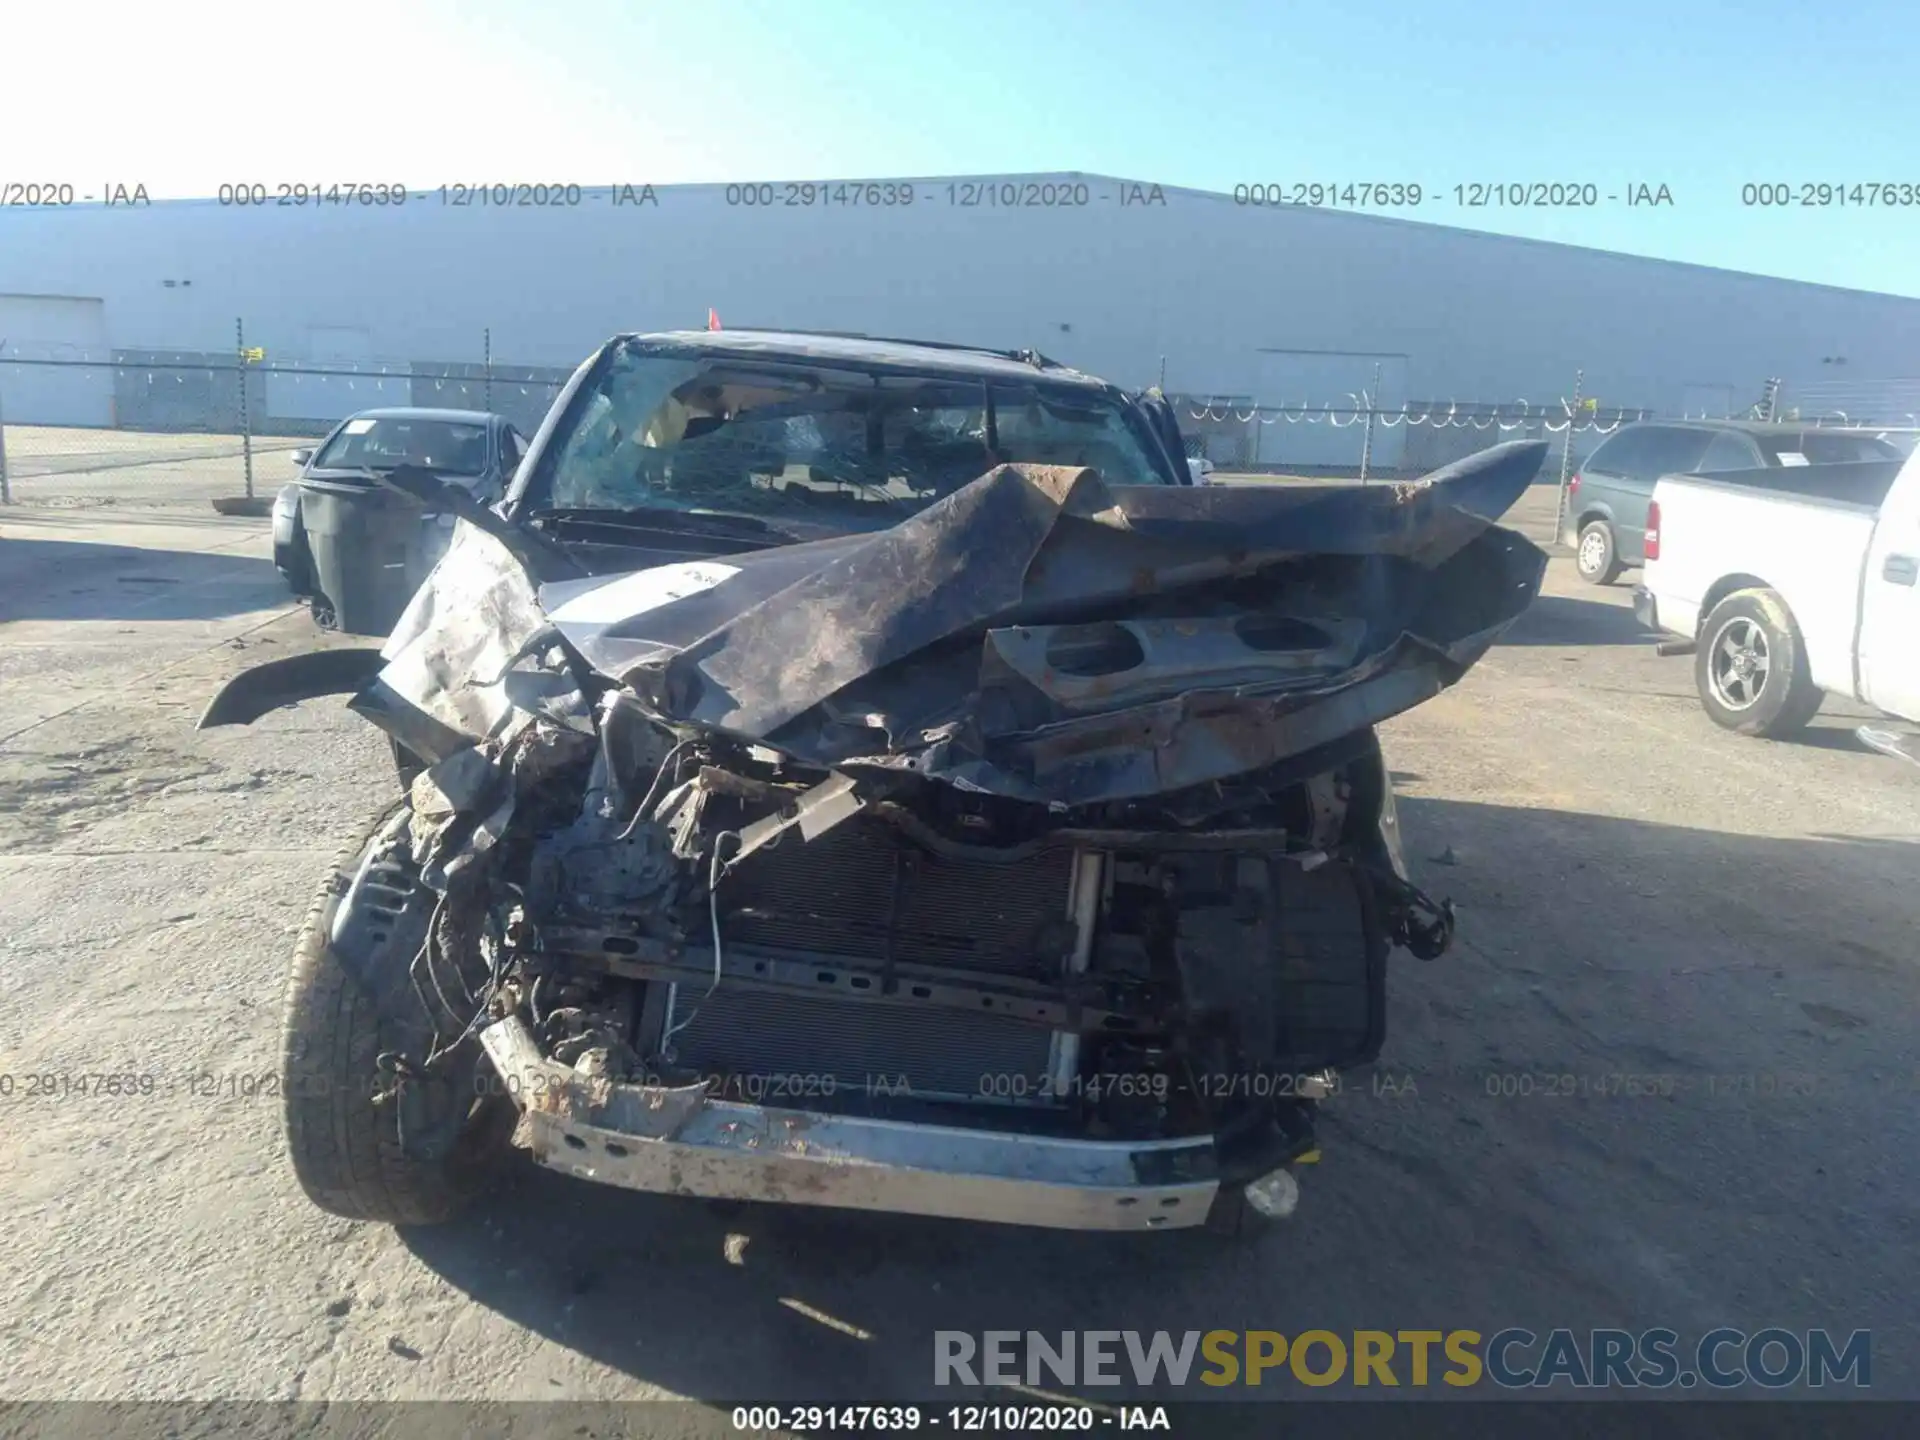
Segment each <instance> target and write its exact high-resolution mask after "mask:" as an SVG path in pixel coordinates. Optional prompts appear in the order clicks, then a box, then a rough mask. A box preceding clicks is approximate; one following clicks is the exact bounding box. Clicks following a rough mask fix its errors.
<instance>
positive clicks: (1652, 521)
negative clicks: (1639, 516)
mask: <svg viewBox="0 0 1920 1440" xmlns="http://www.w3.org/2000/svg"><path fill="white" fill-rule="evenodd" d="M1659 558H1660V502H1659V501H1658V500H1649V501H1648V502H1647V559H1649V560H1658V559H1659Z"/></svg>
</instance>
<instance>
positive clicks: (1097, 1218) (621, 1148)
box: [480, 1016, 1222, 1230]
mask: <svg viewBox="0 0 1920 1440" xmlns="http://www.w3.org/2000/svg"><path fill="white" fill-rule="evenodd" d="M480 1039H481V1043H482V1044H483V1045H485V1047H486V1050H487V1054H488V1056H489V1057H490V1058H491V1059H492V1061H493V1065H494V1069H495V1070H496V1071H497V1072H498V1074H499V1078H500V1082H501V1084H502V1085H503V1086H504V1087H505V1088H506V1090H507V1092H508V1094H510V1095H511V1096H513V1098H514V1100H515V1102H516V1103H517V1104H519V1106H520V1107H521V1112H522V1117H523V1123H524V1125H525V1127H526V1134H525V1139H526V1140H527V1142H528V1144H529V1147H530V1149H531V1152H532V1155H533V1158H534V1160H535V1161H536V1162H537V1163H539V1164H541V1165H544V1166H547V1167H548V1168H550V1169H554V1170H559V1171H562V1172H564V1173H566V1174H569V1175H575V1176H578V1177H580V1178H581V1179H586V1180H598V1181H600V1182H601V1183H603V1184H610V1185H619V1186H623V1187H625V1188H627V1189H630V1190H649V1191H654V1192H657V1193H661V1194H668V1195H695V1196H705V1197H709V1198H714V1199H727V1200H760V1201H767V1202H770V1203H775V1204H799V1205H824V1206H832V1207H836V1208H842V1209H854V1210H890V1211H898V1212H900V1213H903V1214H910V1215H931V1216H940V1217H944V1218H948V1219H956V1220H988V1221H1001V1222H1005V1223H1008V1224H1017V1225H1036V1226H1042V1227H1047V1228H1053V1229H1062V1230H1177V1229H1183V1228H1190V1227H1193V1226H1197V1225H1201V1224H1203V1223H1205V1221H1206V1219H1207V1215H1208V1212H1209V1211H1210V1210H1211V1209H1212V1207H1213V1202H1214V1198H1215V1196H1216V1195H1217V1194H1218V1193H1219V1191H1220V1187H1221V1183H1222V1174H1221V1166H1220V1163H1219V1157H1218V1154H1217V1149H1216V1144H1215V1141H1214V1137H1212V1136H1210V1135H1201V1136H1196V1137H1186V1138H1180V1139H1173V1140H1154V1141H1095V1140H1076V1139H1063V1138H1055V1137H1048V1136H1038V1135H1031V1134H1009V1133H1001V1132H996V1131H990V1130H976V1129H963V1128H959V1127H955V1126H946V1125H928V1124H923V1123H911V1124H909V1123H902V1122H900V1121H894V1120H878V1119H867V1118H862V1117H857V1116H848V1115H826V1114H820V1113H817V1112H813V1111H805V1110H790V1109H781V1108H776V1107H773V1106H766V1105H748V1104H740V1103H737V1102H733V1101H724V1100H716V1099H713V1098H711V1097H710V1096H709V1095H708V1093H707V1091H706V1090H705V1088H704V1087H702V1086H697V1085H696V1086H684V1087H681V1086H676V1087H667V1086H657V1085H635V1084H618V1083H614V1082H612V1081H609V1080H606V1079H604V1078H594V1077H589V1076H583V1075H582V1074H581V1073H580V1072H579V1071H577V1070H574V1069H573V1068H571V1067H569V1066H566V1065H562V1064H559V1063H557V1062H555V1061H551V1060H548V1059H546V1058H545V1057H544V1056H543V1055H542V1054H541V1053H540V1049H539V1046H538V1045H537V1043H536V1042H535V1041H534V1038H533V1036H532V1034H531V1033H529V1031H528V1030H527V1027H526V1026H525V1025H523V1024H522V1023H521V1022H520V1020H519V1019H518V1018H516V1017H513V1016H508V1017H507V1018H506V1019H503V1020H499V1021H496V1022H495V1023H494V1024H493V1025H491V1026H489V1027H488V1028H487V1029H485V1030H483V1031H482V1032H481V1035H480Z"/></svg>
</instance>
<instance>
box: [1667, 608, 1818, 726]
mask: <svg viewBox="0 0 1920 1440" xmlns="http://www.w3.org/2000/svg"><path fill="white" fill-rule="evenodd" d="M1693 683H1694V687H1695V688H1696V689H1697V690H1698V691H1699V692H1700V704H1701V705H1702V706H1703V707H1705V709H1706V712H1707V714H1708V715H1710V716H1712V717H1713V721H1714V723H1715V724H1716V725H1720V726H1723V727H1725V728H1726V729H1728V730H1732V731H1735V732H1737V733H1739V734H1741V735H1757V736H1760V737H1762V738H1764V739H1769V740H1772V739H1778V738H1779V737H1781V736H1783V735H1791V734H1793V733H1794V731H1796V730H1799V729H1801V728H1802V727H1803V726H1805V725H1806V723H1807V722H1808V721H1809V720H1811V719H1813V717H1814V713H1815V712H1816V711H1817V710H1819V708H1820V702H1821V701H1822V700H1824V699H1825V698H1826V696H1825V695H1824V694H1823V693H1822V691H1821V690H1820V688H1819V686H1817V685H1815V684H1814V683H1813V671H1812V667H1811V666H1810V665H1809V664H1808V661H1807V647H1806V645H1805V643H1804V642H1803V641H1802V640H1801V638H1800V628H1799V626H1797V625H1795V624H1794V623H1793V613H1792V612H1791V611H1790V610H1788V609H1787V603H1786V601H1784V600H1782V599H1781V598H1780V595H1779V592H1777V591H1774V590H1759V589H1756V590H1736V591H1735V592H1734V593H1733V594H1731V595H1729V596H1727V598H1726V599H1724V600H1722V601H1721V602H1720V603H1719V604H1718V605H1716V606H1714V607H1713V611H1712V613H1710V614H1709V615H1708V616H1707V618H1706V621H1705V623H1703V624H1702V625H1701V627H1700V643H1699V647H1698V649H1697V650H1696V651H1695V652H1694V659H1693Z"/></svg>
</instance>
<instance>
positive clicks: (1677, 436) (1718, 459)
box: [1560, 420, 1901, 585]
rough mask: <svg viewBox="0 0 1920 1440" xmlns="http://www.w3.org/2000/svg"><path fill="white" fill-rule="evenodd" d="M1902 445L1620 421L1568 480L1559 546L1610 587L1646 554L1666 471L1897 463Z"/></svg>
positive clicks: (1801, 430) (1781, 428)
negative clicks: (1651, 511)
mask: <svg viewBox="0 0 1920 1440" xmlns="http://www.w3.org/2000/svg"><path fill="white" fill-rule="evenodd" d="M1900 458H1901V451H1900V449H1899V447H1898V446H1896V445H1893V444H1892V443H1890V442H1889V441H1887V440H1884V439H1881V438H1880V437H1879V436H1877V435H1874V434H1872V433H1870V432H1866V431H1861V430H1842V429H1836V428H1832V427H1826V428H1821V427H1818V426H1811V425H1779V424H1765V423H1762V422H1760V421H1751V420H1659V421H1649V422H1646V423H1642V424H1634V425H1626V426H1622V427H1621V428H1620V429H1619V430H1618V431H1616V432H1615V433H1614V434H1612V435H1609V436H1608V437H1607V438H1606V439H1605V440H1603V441H1601V442H1600V446H1599V448H1598V449H1596V450H1595V451H1594V452H1593V453H1592V454H1591V455H1589V456H1588V457H1587V459H1586V462H1585V463H1584V464H1582V465H1581V466H1580V469H1579V473H1578V474H1576V475H1574V476H1573V478H1572V479H1571V480H1570V481H1568V484H1567V505H1566V519H1565V520H1564V521H1563V522H1562V524H1561V527H1560V543H1561V544H1563V545H1565V546H1567V547H1568V548H1569V549H1571V550H1572V551H1573V552H1574V563H1575V565H1576V566H1577V567H1578V569H1579V571H1580V578H1581V579H1583V580H1585V581H1587V582H1588V583H1589V584H1593V585H1610V584H1612V583H1613V582H1614V581H1615V580H1617V579H1619V578H1620V572H1621V571H1622V570H1625V569H1627V568H1628V567H1629V566H1634V565H1639V564H1640V563H1641V562H1642V561H1643V559H1644V558H1645V553H1646V552H1645V546H1646V539H1647V502H1648V501H1650V500H1651V499H1652V498H1653V486H1654V482H1655V481H1657V480H1658V479H1659V478H1660V477H1661V476H1662V475H1717V474H1721V473H1723V472H1726V473H1728V474H1729V477H1730V478H1732V472H1739V471H1748V472H1752V471H1760V470H1768V469H1778V468H1780V467H1782V466H1787V465H1832V464H1838V463H1844V462H1846V461H1850V460H1898V459H1900Z"/></svg>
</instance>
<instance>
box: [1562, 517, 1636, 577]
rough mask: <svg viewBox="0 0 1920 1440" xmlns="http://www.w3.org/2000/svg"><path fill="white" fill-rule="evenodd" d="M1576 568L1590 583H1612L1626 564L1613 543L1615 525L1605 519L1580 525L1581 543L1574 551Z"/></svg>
mask: <svg viewBox="0 0 1920 1440" xmlns="http://www.w3.org/2000/svg"><path fill="white" fill-rule="evenodd" d="M1573 563H1574V568H1575V569H1577V570H1578V571H1579V572H1580V578H1581V579H1582V580H1584V581H1586V582H1587V583H1588V584H1589V585H1611V584H1612V583H1613V582H1614V581H1616V580H1618V579H1619V578H1620V572H1621V571H1622V570H1624V569H1626V566H1624V565H1622V564H1621V563H1620V554H1619V551H1618V549H1617V548H1616V547H1615V545H1614V543H1613V527H1612V526H1611V525H1609V524H1607V522H1606V521H1604V520H1589V521H1588V522H1587V523H1586V524H1585V525H1583V526H1581V527H1580V544H1579V545H1578V547H1577V548H1576V549H1575V551H1574V557H1573Z"/></svg>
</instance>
